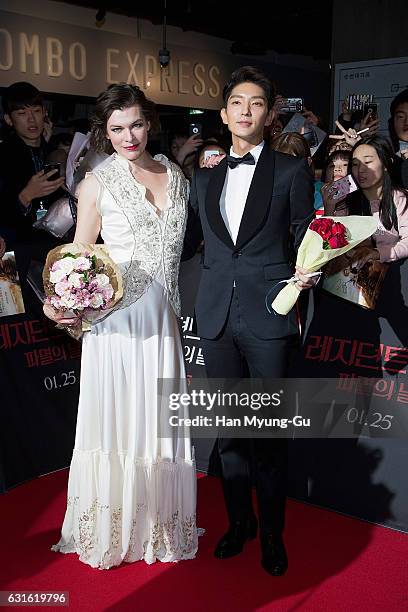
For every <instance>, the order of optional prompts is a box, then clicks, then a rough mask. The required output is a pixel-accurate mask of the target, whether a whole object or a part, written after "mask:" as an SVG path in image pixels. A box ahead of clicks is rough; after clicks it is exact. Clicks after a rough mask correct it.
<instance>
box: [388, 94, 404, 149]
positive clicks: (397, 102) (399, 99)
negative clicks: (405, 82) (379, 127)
mask: <svg viewBox="0 0 408 612" xmlns="http://www.w3.org/2000/svg"><path fill="white" fill-rule="evenodd" d="M406 102H408V89H403V90H402V91H400V92H399V94H398V95H397V96H395V98H394V99H393V101H392V102H391V104H390V115H391V117H390V118H389V119H388V131H389V133H390V138H391V142H392V146H393V148H394V151H395V152H396V151H398V150H399V138H398V136H397V132H396V131H395V127H394V115H395V113H396V112H397V110H398V107H399V106H401V104H405V103H406Z"/></svg>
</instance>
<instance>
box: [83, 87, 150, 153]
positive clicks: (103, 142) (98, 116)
mask: <svg viewBox="0 0 408 612" xmlns="http://www.w3.org/2000/svg"><path fill="white" fill-rule="evenodd" d="M131 106H138V107H139V108H140V110H141V113H142V115H143V117H144V118H145V120H146V121H149V123H150V132H157V131H158V130H159V129H160V123H159V116H158V114H157V110H156V105H155V103H154V102H152V101H151V100H149V99H148V98H146V96H145V95H144V93H143V91H142V90H141V89H140V88H139V87H137V85H128V84H127V83H117V84H114V85H110V86H109V87H108V89H106V90H105V91H103V92H102V93H101V94H100V95H99V96H98V99H97V101H96V107H95V114H94V116H93V119H92V126H91V147H92V148H93V149H96V150H97V151H99V152H100V153H108V154H111V153H113V151H114V149H113V147H112V145H111V142H110V140H108V139H107V138H106V126H107V123H108V119H109V117H110V116H111V114H112V113H113V111H115V110H123V109H125V108H130V107H131Z"/></svg>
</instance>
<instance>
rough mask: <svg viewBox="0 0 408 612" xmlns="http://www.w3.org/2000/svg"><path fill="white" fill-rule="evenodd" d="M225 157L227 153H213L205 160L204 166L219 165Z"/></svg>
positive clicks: (212, 166)
mask: <svg viewBox="0 0 408 612" xmlns="http://www.w3.org/2000/svg"><path fill="white" fill-rule="evenodd" d="M224 157H225V153H222V154H221V155H211V156H210V157H207V159H205V160H204V162H203V168H214V167H215V166H218V164H219V163H220V161H222V160H223V159H224Z"/></svg>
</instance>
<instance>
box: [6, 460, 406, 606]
mask: <svg viewBox="0 0 408 612" xmlns="http://www.w3.org/2000/svg"><path fill="white" fill-rule="evenodd" d="M66 480H67V472H66V471H62V472H57V473H54V474H51V475H48V476H44V477H42V478H39V479H37V480H34V481H31V482H29V483H27V484H25V485H22V486H20V487H17V488H16V489H14V490H13V491H11V492H9V493H7V494H5V495H3V496H2V497H0V508H1V514H0V521H1V522H0V525H1V540H0V542H1V544H0V546H1V569H0V580H1V589H2V590H5V589H7V590H9V589H17V590H25V591H27V590H43V591H44V590H45V591H47V590H49V589H53V590H64V591H69V593H70V607H69V609H70V610H73V611H75V612H77V611H82V610H84V611H85V610H86V611H87V612H92V611H98V612H99V611H112V612H121V611H125V610H129V611H137V610H147V611H151V612H156V611H159V610H163V611H165V612H173V611H174V612H176V611H177V612H184V611H186V612H187V611H188V612H190V611H193V612H200V611H203V612H204V610H205V611H207V610H209V611H210V612H218V611H221V610H222V611H223V612H229V611H233V612H249V611H252V610H257V611H258V610H259V611H262V612H265V611H271V610H272V611H280V612H289V611H296V612H298V611H299V610H300V611H302V612H303V611H310V612H319V611H322V612H323V611H324V612H337V611H339V612H340V611H344V612H352V611H354V610H358V611H359V612H402V610H407V609H408V571H407V570H408V561H407V559H408V536H406V535H404V534H401V533H398V532H395V531H391V530H389V529H385V528H382V527H375V526H373V525H370V524H367V523H364V522H361V521H358V520H354V519H350V518H347V517H343V516H340V515H338V514H335V513H334V512H328V511H325V510H319V509H316V508H314V507H311V506H306V505H304V504H300V503H297V502H289V506H288V521H287V532H286V543H287V548H288V552H289V570H288V573H287V574H286V575H285V576H284V577H282V578H272V577H270V576H268V575H267V574H266V573H264V571H263V570H262V568H261V567H260V565H259V549H258V542H257V541H256V542H255V541H254V542H250V543H249V544H247V546H246V547H245V550H244V552H243V553H242V554H241V555H239V556H238V557H235V558H233V559H229V560H225V561H219V560H217V559H215V558H213V556H212V551H213V548H214V546H215V544H216V541H217V539H218V537H219V536H220V535H221V534H222V532H223V530H224V528H225V526H226V518H225V513H224V510H223V503H222V495H221V487H220V483H219V481H218V480H217V479H215V478H211V477H202V478H200V479H199V482H198V495H199V503H198V505H199V520H198V524H199V526H200V527H204V528H205V529H206V533H205V535H204V536H203V537H202V538H200V549H199V554H198V557H197V559H195V560H194V561H184V562H181V563H178V564H160V563H156V564H154V565H152V566H148V565H146V564H144V563H143V562H139V563H133V564H130V565H128V564H124V565H122V566H121V567H119V568H115V569H112V570H108V571H100V570H94V569H92V568H90V567H88V566H86V565H83V564H82V563H80V562H79V561H78V559H77V557H76V555H61V554H58V553H53V552H51V551H50V546H51V544H53V543H55V542H57V540H58V538H59V527H60V524H61V522H62V518H63V514H64V511H65V494H66V493H65V488H66ZM47 609H48V610H51V609H52V608H47ZM54 609H57V608H54ZM59 609H61V608H59ZM62 609H64V608H62ZM65 609H67V608H65Z"/></svg>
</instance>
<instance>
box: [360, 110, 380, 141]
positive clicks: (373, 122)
mask: <svg viewBox="0 0 408 612" xmlns="http://www.w3.org/2000/svg"><path fill="white" fill-rule="evenodd" d="M371 115H372V110H369V111H368V113H367V114H366V116H365V117H364V119H363V120H362V122H361V125H360V130H365V129H366V128H368V131H367V132H364V136H374V135H375V134H376V133H377V130H378V127H379V125H380V120H379V119H372V118H371Z"/></svg>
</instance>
